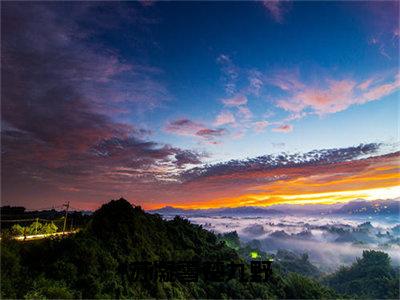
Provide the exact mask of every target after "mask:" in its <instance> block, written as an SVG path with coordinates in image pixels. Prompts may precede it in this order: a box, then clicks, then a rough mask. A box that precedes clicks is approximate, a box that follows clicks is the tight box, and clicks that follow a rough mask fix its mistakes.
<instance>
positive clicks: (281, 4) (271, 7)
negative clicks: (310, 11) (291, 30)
mask: <svg viewBox="0 0 400 300" xmlns="http://www.w3.org/2000/svg"><path fill="white" fill-rule="evenodd" d="M286 3H287V1H283V0H264V1H262V4H263V6H264V7H265V9H266V10H267V11H268V12H269V13H270V14H271V16H272V18H273V19H274V20H275V21H276V22H278V23H283V21H284V16H285V14H286V12H287V10H288V8H287V5H286Z"/></svg>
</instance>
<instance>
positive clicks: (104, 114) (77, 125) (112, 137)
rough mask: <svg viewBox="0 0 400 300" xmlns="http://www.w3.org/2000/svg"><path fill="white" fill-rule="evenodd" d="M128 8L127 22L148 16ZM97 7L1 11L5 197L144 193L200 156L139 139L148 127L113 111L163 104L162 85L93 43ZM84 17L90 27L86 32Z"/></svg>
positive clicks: (148, 71) (11, 6) (32, 6)
mask: <svg viewBox="0 0 400 300" xmlns="http://www.w3.org/2000/svg"><path fill="white" fill-rule="evenodd" d="M130 8H131V7H126V10H125V13H121V15H120V16H121V18H122V19H123V20H124V21H126V22H127V23H128V24H131V23H132V22H142V21H143V22H147V20H146V19H143V18H140V16H139V15H138V13H137V12H135V11H131V10H130ZM127 11H129V13H128V12H127ZM94 12H96V13H94ZM97 12H98V11H97V10H96V7H95V6H92V5H89V4H88V5H83V6H79V8H77V7H75V6H71V7H69V10H68V13H66V12H65V10H64V7H62V9H60V6H57V5H45V4H40V3H28V4H23V5H22V4H20V3H7V4H5V5H3V7H2V29H3V30H4V32H3V34H2V72H3V75H4V76H3V77H2V90H1V99H2V131H1V140H2V166H1V171H2V173H3V174H7V176H2V186H3V189H2V197H4V199H13V201H16V202H18V201H19V202H20V203H24V204H28V205H29V203H27V202H26V201H27V199H26V195H27V194H30V195H32V197H35V199H38V200H37V201H38V203H37V204H38V205H40V204H44V202H46V201H54V200H51V199H54V198H55V195H57V197H56V198H57V201H63V200H64V199H70V198H68V197H70V195H69V194H68V191H74V196H73V197H76V198H75V199H79V197H85V198H86V200H87V199H93V200H95V199H99V197H108V195H111V194H113V193H115V192H116V191H117V190H126V191H129V190H132V189H137V190H138V191H143V189H146V188H148V185H149V184H150V183H151V182H157V181H165V180H167V178H168V180H170V179H171V178H172V179H173V178H174V177H173V176H174V174H175V173H176V172H177V170H180V169H182V168H185V167H187V166H189V165H192V164H198V163H200V160H201V159H202V157H203V156H202V155H201V154H199V153H197V152H195V151H188V150H182V149H179V148H175V147H171V146H169V145H165V144H161V143H157V142H153V141H147V140H144V139H143V138H144V135H146V134H147V133H148V131H147V130H145V129H143V128H141V127H140V126H138V125H136V124H133V123H127V122H121V121H118V119H117V118H116V115H118V114H120V113H127V112H129V113H133V112H135V113H136V112H138V111H140V110H147V109H152V108H154V107H157V106H159V105H161V103H162V102H163V101H166V100H167V98H168V91H167V89H166V88H165V87H164V85H163V84H162V83H161V82H160V81H159V80H158V79H157V78H158V76H159V74H160V73H162V70H159V69H157V68H154V67H152V66H147V65H142V64H138V63H136V62H134V61H129V62H128V61H126V60H123V59H122V58H121V57H120V56H119V55H118V53H117V51H115V49H110V48H107V47H105V46H104V45H101V44H97V43H95V42H94V41H95V40H96V38H95V34H96V33H98V32H96V30H99V31H101V30H104V26H105V25H104V24H103V23H102V22H100V23H96V22H98V20H97V18H94V17H93V16H94V15H95V16H96V17H99V18H100V19H101V18H103V17H106V16H104V15H101V13H97ZM107 13H108V12H107ZM108 17H109V16H108ZM82 19H85V21H87V22H94V23H95V25H94V26H93V27H91V29H92V30H87V29H86V28H85V27H83V25H82V23H81V22H80V21H81V20H82ZM116 22H119V20H116ZM108 25H110V26H114V25H118V24H117V23H115V22H110V23H107V26H108ZM78 194H79V195H78ZM39 202H43V203H39ZM52 204H54V203H52Z"/></svg>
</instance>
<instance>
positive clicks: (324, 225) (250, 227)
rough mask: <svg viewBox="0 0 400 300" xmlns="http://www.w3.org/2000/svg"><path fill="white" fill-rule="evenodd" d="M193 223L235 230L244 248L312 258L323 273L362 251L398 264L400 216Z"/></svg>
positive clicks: (202, 218) (214, 218) (217, 219)
mask: <svg viewBox="0 0 400 300" xmlns="http://www.w3.org/2000/svg"><path fill="white" fill-rule="evenodd" d="M187 218H188V219H189V220H190V221H191V222H192V223H194V224H198V225H202V226H203V227H204V228H205V229H207V230H210V231H213V232H215V233H226V232H231V231H236V232H237V233H238V235H239V237H240V240H241V242H242V243H243V244H245V243H247V242H250V241H252V240H258V241H260V242H261V248H262V249H261V250H263V251H267V252H269V253H275V252H276V251H277V250H279V249H286V250H290V251H293V252H296V253H300V254H301V253H308V254H309V259H310V261H311V262H312V263H313V264H315V265H316V266H317V267H319V268H320V269H321V270H322V271H325V272H332V271H334V270H336V269H337V268H338V267H339V266H342V265H349V264H351V263H352V262H354V261H355V259H356V257H361V255H362V252H363V250H369V249H373V250H381V251H384V252H386V253H388V254H389V255H390V257H391V259H392V263H393V265H399V264H400V220H399V219H398V216H385V217H353V216H340V217H339V216H331V217H329V216H304V215H303V216H282V215H277V216H274V215H273V216H260V217H255V216H228V217H227V216H187Z"/></svg>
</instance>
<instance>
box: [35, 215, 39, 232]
mask: <svg viewBox="0 0 400 300" xmlns="http://www.w3.org/2000/svg"><path fill="white" fill-rule="evenodd" d="M38 223H39V218H36V223H35V234H37V227H38Z"/></svg>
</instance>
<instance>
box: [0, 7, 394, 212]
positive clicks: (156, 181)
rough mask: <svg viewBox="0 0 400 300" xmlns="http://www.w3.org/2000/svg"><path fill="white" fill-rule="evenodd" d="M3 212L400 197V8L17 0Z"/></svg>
mask: <svg viewBox="0 0 400 300" xmlns="http://www.w3.org/2000/svg"><path fill="white" fill-rule="evenodd" d="M1 13H2V15H1V44H2V46H1V47H2V48H1V64H2V74H1V75H2V81H1V142H2V145H1V155H2V156H1V159H2V161H1V173H2V174H1V185H2V186H1V202H2V203H1V204H2V205H23V206H25V207H27V208H30V209H35V208H48V207H52V206H58V205H60V204H62V203H64V202H65V201H71V206H73V207H75V208H79V209H95V208H97V207H98V206H100V205H101V204H102V203H104V202H106V201H108V200H110V199H115V198H119V197H124V198H126V199H128V200H129V201H130V202H132V203H134V204H138V205H141V206H142V207H144V208H145V209H153V208H159V207H163V206H166V205H170V206H176V207H183V208H185V207H186V208H210V207H226V206H229V207H235V206H244V205H245V206H248V205H256V206H266V205H272V204H277V203H279V204H281V203H300V204H301V203H307V204H310V203H311V204H312V203H335V202H345V201H350V200H353V199H358V198H362V199H367V200H374V199H394V198H398V197H400V187H399V186H400V185H399V183H400V172H399V171H400V170H399V158H400V152H399V130H400V127H399V112H400V111H399V95H400V74H399V37H400V27H399V2H398V1H393V2H391V1H384V2H372V1H368V2H367V1H365V2H362V1H354V2H350V1H340V2H334V1H328V2H327V1H325V2H316V1H306V2H301V1H284V2H278V1H264V2H263V1H258V2H250V1H248V2H225V1H223V2H209V1H207V2H192V1H190V2H181V3H179V2H151V1H140V2H125V3H124V2H122V3H121V2H119V3H116V2H101V3H100V2H99V3H96V2H72V1H70V2H63V3H56V2H51V3H41V2H30V3H22V2H4V3H2V12H1Z"/></svg>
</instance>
